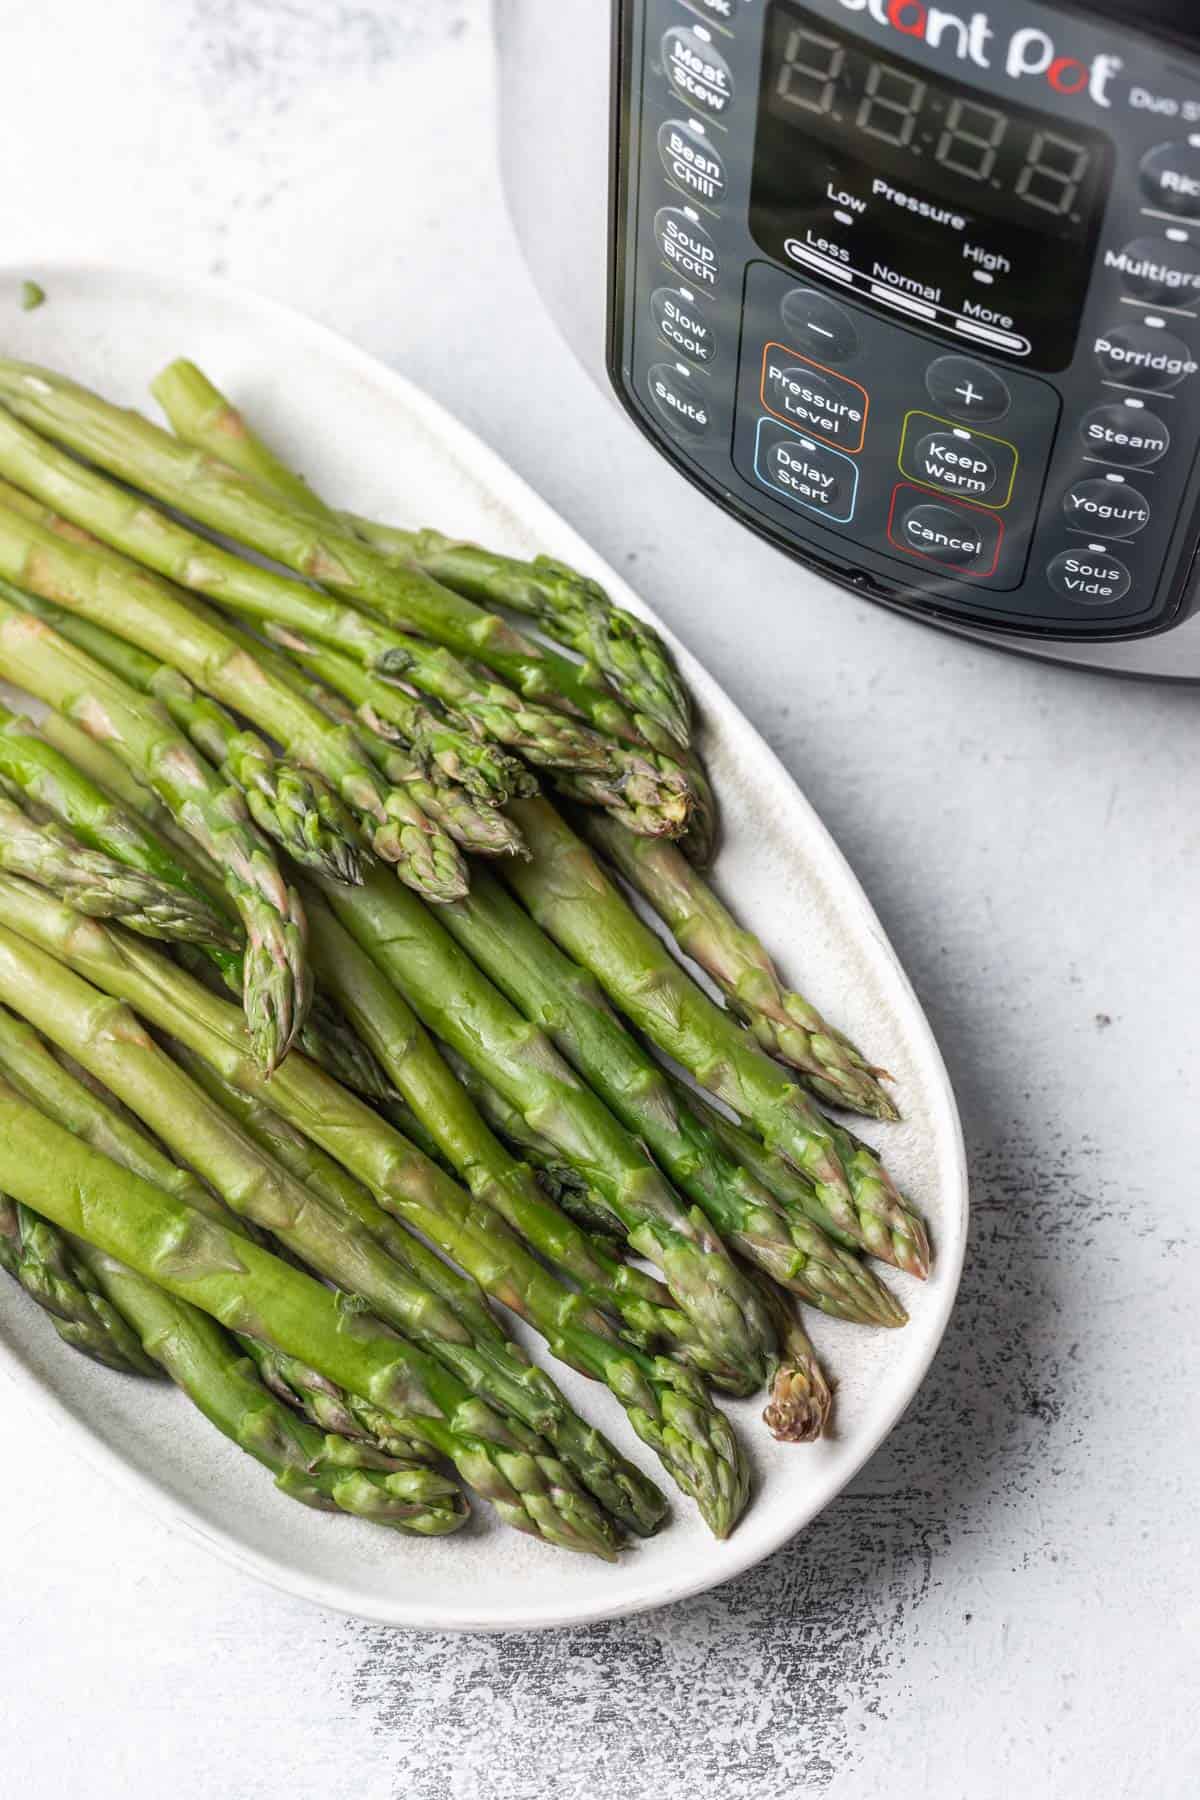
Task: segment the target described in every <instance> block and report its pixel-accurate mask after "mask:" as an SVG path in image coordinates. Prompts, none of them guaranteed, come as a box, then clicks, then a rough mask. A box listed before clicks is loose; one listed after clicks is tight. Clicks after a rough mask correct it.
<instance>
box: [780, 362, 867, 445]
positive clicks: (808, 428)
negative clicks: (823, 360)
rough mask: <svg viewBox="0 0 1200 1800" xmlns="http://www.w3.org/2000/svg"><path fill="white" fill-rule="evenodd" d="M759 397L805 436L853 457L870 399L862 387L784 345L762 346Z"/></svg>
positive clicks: (865, 419)
mask: <svg viewBox="0 0 1200 1800" xmlns="http://www.w3.org/2000/svg"><path fill="white" fill-rule="evenodd" d="M761 398H762V403H763V406H764V407H765V408H766V410H767V411H768V412H769V413H773V414H774V415H775V417H776V418H777V419H782V420H783V422H784V423H785V424H786V425H791V426H794V427H795V429H796V430H798V431H802V432H803V433H804V434H805V435H806V436H812V437H815V438H819V439H820V441H821V442H822V443H825V444H833V445H834V446H835V447H836V448H837V449H839V450H846V451H848V452H849V453H850V455H851V456H855V455H857V453H858V452H859V451H860V450H861V449H862V447H863V439H864V437H865V436H866V430H867V412H868V410H869V408H870V404H871V403H870V400H869V398H868V395H867V390H866V388H865V387H860V386H859V384H858V382H857V381H850V380H849V379H848V378H847V377H846V376H845V375H835V374H834V372H833V370H832V369H826V368H823V367H822V365H821V364H820V363H815V362H813V361H811V360H810V358H809V357H807V356H801V355H800V354H799V352H798V351H796V350H789V349H788V347H787V345H786V344H768V345H767V347H766V349H765V350H764V351H763V363H762V384H761Z"/></svg>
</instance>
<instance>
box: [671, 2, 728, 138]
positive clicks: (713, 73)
mask: <svg viewBox="0 0 1200 1800" xmlns="http://www.w3.org/2000/svg"><path fill="white" fill-rule="evenodd" d="M662 59H663V67H664V68H665V69H666V71H667V80H668V81H669V82H670V83H671V86H672V87H673V88H674V89H675V92H676V93H677V94H678V95H679V96H680V98H681V99H682V100H686V101H687V102H688V104H689V106H699V107H702V108H703V110H704V111H705V112H707V113H711V114H712V116H713V117H714V118H717V119H719V118H720V117H721V116H722V115H723V114H724V113H726V112H728V110H729V106H730V102H731V101H732V99H733V75H732V73H731V71H730V68H729V64H728V63H727V62H726V61H725V58H724V57H723V56H722V55H721V53H720V52H719V51H718V50H716V49H714V48H713V45H712V43H711V42H710V41H709V39H708V35H707V33H706V34H705V35H704V37H701V36H700V34H699V32H697V31H693V30H692V28H691V27H690V26H688V25H672V27H671V29H670V31H668V32H665V33H664V35H663V41H662Z"/></svg>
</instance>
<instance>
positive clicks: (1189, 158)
mask: <svg viewBox="0 0 1200 1800" xmlns="http://www.w3.org/2000/svg"><path fill="white" fill-rule="evenodd" d="M1140 175H1141V183H1142V192H1143V194H1145V196H1146V198H1147V200H1149V202H1150V204H1151V206H1153V207H1154V208H1155V209H1156V211H1158V212H1166V213H1174V214H1175V215H1176V216H1177V217H1178V218H1181V219H1200V145H1197V144H1194V143H1192V142H1191V141H1190V140H1189V139H1185V140H1184V141H1183V142H1182V143H1177V144H1156V145H1155V147H1154V149H1153V150H1147V152H1146V154H1145V156H1143V158H1142V161H1141V165H1140Z"/></svg>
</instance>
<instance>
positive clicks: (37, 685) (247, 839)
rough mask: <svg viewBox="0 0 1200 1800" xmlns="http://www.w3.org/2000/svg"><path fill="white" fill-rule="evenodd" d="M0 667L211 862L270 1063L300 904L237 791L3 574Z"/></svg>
mask: <svg viewBox="0 0 1200 1800" xmlns="http://www.w3.org/2000/svg"><path fill="white" fill-rule="evenodd" d="M16 598H17V600H18V602H19V600H20V596H19V595H18V596H17V597H16ZM0 674H2V675H4V676H5V677H6V678H7V679H8V680H9V681H12V682H14V683H16V684H18V685H19V686H21V687H24V688H26V689H27V690H28V691H29V692H30V693H34V694H36V695H37V696H38V698H39V699H41V700H44V701H45V702H46V703H47V705H49V706H53V707H55V708H57V709H58V710H59V711H61V712H65V713H67V714H69V715H70V716H71V718H72V719H74V720H76V721H77V722H78V723H79V724H81V725H83V726H84V728H85V729H86V730H87V731H89V732H90V733H91V734H92V736H94V737H98V738H103V739H104V740H105V742H106V744H109V745H112V746H113V747H114V748H115V749H117V751H118V752H119V754H120V755H121V757H122V758H123V759H124V760H125V761H126V762H128V763H130V764H131V765H133V766H134V767H136V768H137V769H138V771H139V773H141V774H143V775H144V776H145V777H146V779H147V780H148V781H149V783H150V784H151V785H152V787H153V788H154V791H155V793H156V794H157V795H158V797H159V799H160V800H161V801H163V802H164V804H165V805H166V806H168V807H169V808H170V809H171V811H172V812H173V814H174V816H175V817H176V818H177V819H178V820H179V821H180V823H181V824H182V825H183V826H184V828H185V829H186V830H187V832H188V833H189V835H190V836H191V837H193V838H195V839H196V841H197V842H198V843H199V844H200V845H201V847H202V848H203V849H204V850H205V851H206V852H207V853H208V854H209V855H210V856H211V857H212V858H213V860H214V861H215V862H216V863H217V864H218V866H219V867H220V869H221V871H222V876H223V879H224V882H225V886H226V890H227V892H228V894H229V897H230V899H231V900H232V901H233V903H234V905H235V906H236V907H237V910H238V913H239V914H240V916H241V919H242V923H243V925H244V926H245V929H246V952H245V958H244V989H243V1003H244V1005H245V1008H246V1017H247V1020H248V1022H249V1025H250V1030H251V1036H252V1039H253V1042H254V1047H255V1051H256V1054H257V1055H258V1057H259V1058H260V1060H261V1061H262V1063H263V1065H264V1067H266V1068H267V1069H268V1070H269V1069H271V1068H273V1067H274V1066H275V1065H276V1063H277V1062H278V1061H279V1060H280V1058H282V1057H283V1056H285V1055H286V1054H287V1051H288V1048H289V1047H290V1045H291V1042H292V1039H293V1037H294V1036H295V1034H296V1032H297V1030H298V1029H299V1028H300V1026H301V1025H302V1024H303V1022H304V1015H305V1013H306V1012H307V1010H308V1000H309V987H310V983H309V976H308V969H307V964H306V961H305V955H304V934H305V926H304V912H303V909H302V907H301V905H300V901H299V897H298V895H297V894H296V893H295V891H294V890H293V889H292V888H291V887H289V886H288V884H287V882H286V881H285V880H284V878H283V876H282V875H281V874H280V871H279V866H278V864H277V863H276V861H275V858H274V855H273V854H272V852H271V850H270V849H269V848H268V846H267V844H266V842H265V840H264V839H263V838H261V837H260V836H259V834H258V832H257V831H256V830H255V829H254V827H253V826H252V825H251V823H250V821H249V819H248V817H247V815H246V809H245V806H244V805H243V803H242V798H241V795H240V793H239V792H238V791H237V790H236V789H234V788H231V787H229V786H228V785H227V784H226V783H224V782H222V781H220V780H219V779H218V777H217V776H216V775H215V774H214V773H213V771H212V770H211V769H210V768H209V766H208V764H207V763H206V762H205V761H204V759H203V758H202V757H201V756H199V755H198V754H197V752H196V751H195V750H193V748H192V746H191V744H189V742H188V740H187V739H186V738H185V737H183V736H182V734H181V733H180V732H179V731H178V730H177V729H176V728H175V727H174V726H173V725H172V724H171V722H170V720H169V719H168V718H167V716H166V714H165V712H163V710H162V708H161V707H159V706H158V704H157V703H156V702H153V701H147V700H146V699H144V698H143V697H142V696H141V695H134V694H133V693H131V692H130V690H129V689H128V688H127V687H126V686H125V684H124V683H123V682H120V681H117V680H116V678H115V677H113V676H111V675H109V674H108V672H107V670H105V669H102V668H101V667H100V665H99V664H98V663H96V662H93V661H92V659H91V658H90V657H88V656H86V655H85V654H84V653H83V652H81V651H79V650H76V649H75V647H74V646H73V645H71V644H68V643H67V642H66V640H65V639H63V638H60V637H59V636H58V634H57V633H56V632H54V631H52V630H51V629H50V628H49V627H48V626H46V625H44V624H43V623H42V622H41V620H40V619H35V618H33V617H32V616H31V615H30V614H29V613H27V612H26V611H25V610H24V609H23V608H22V607H20V606H19V604H18V605H13V604H12V602H11V600H10V599H9V597H8V591H7V590H6V588H5V584H4V583H3V582H0Z"/></svg>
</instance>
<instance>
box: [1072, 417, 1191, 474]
mask: <svg viewBox="0 0 1200 1800" xmlns="http://www.w3.org/2000/svg"><path fill="white" fill-rule="evenodd" d="M1079 429H1080V432H1081V433H1082V436H1083V441H1084V443H1085V444H1086V445H1087V447H1088V449H1089V450H1090V451H1091V452H1092V455H1093V456H1100V457H1103V458H1104V461H1105V462H1110V463H1116V464H1117V466H1118V467H1119V468H1122V469H1148V468H1149V467H1150V465H1151V463H1156V462H1158V461H1160V460H1161V458H1162V457H1164V456H1165V455H1166V454H1167V451H1168V450H1169V449H1170V447H1171V434H1170V432H1169V431H1168V430H1167V428H1166V426H1165V425H1164V424H1163V422H1162V420H1161V419H1158V418H1156V417H1155V415H1154V414H1153V413H1152V412H1147V411H1146V410H1145V408H1144V407H1142V406H1127V405H1125V404H1123V403H1121V402H1118V403H1117V404H1116V405H1115V406H1097V407H1094V408H1093V410H1092V411H1091V412H1090V413H1089V414H1088V415H1087V417H1086V419H1084V421H1083V424H1082V425H1081V426H1080V428H1079Z"/></svg>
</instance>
